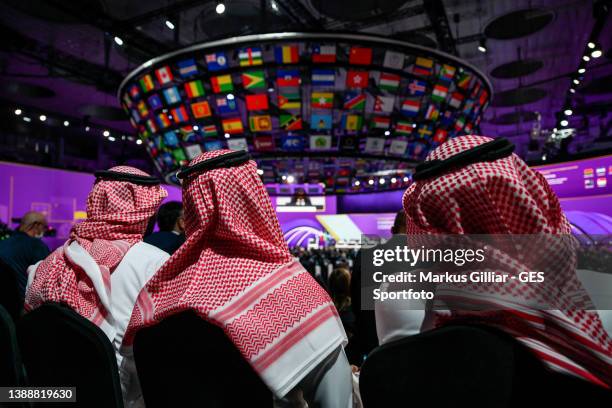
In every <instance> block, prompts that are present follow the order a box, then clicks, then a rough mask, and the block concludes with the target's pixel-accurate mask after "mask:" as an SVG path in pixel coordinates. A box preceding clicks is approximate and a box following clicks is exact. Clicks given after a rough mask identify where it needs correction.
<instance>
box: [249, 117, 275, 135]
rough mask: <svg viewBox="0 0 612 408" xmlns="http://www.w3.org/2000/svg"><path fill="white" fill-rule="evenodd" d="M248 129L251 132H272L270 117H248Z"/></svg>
mask: <svg viewBox="0 0 612 408" xmlns="http://www.w3.org/2000/svg"><path fill="white" fill-rule="evenodd" d="M249 128H250V129H251V131H252V132H269V131H271V130H272V119H271V118H270V115H252V116H250V117H249Z"/></svg>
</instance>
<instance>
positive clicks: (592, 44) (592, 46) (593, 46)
mask: <svg viewBox="0 0 612 408" xmlns="http://www.w3.org/2000/svg"><path fill="white" fill-rule="evenodd" d="M587 47H589V48H591V49H593V48H595V43H594V42H592V41H589V43H588V44H587Z"/></svg>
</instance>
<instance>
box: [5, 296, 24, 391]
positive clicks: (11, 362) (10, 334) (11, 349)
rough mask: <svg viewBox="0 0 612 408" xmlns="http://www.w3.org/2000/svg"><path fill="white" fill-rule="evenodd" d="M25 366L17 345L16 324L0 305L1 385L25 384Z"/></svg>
mask: <svg viewBox="0 0 612 408" xmlns="http://www.w3.org/2000/svg"><path fill="white" fill-rule="evenodd" d="M23 380H24V379H23V366H22V364H21V355H20V354H19V347H18V345H17V334H16V333H15V324H14V323H13V319H12V318H11V316H9V314H8V312H7V311H6V310H5V309H4V308H3V307H2V306H0V385H2V386H4V387H8V386H19V385H24V381H23Z"/></svg>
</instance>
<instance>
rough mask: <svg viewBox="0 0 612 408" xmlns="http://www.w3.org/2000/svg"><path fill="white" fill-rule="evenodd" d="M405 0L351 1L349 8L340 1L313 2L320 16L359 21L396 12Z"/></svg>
mask: <svg viewBox="0 0 612 408" xmlns="http://www.w3.org/2000/svg"><path fill="white" fill-rule="evenodd" d="M405 3H406V1H405V0H384V1H383V0H351V3H350V6H349V5H347V3H346V2H341V1H313V2H312V5H313V6H314V7H315V8H316V9H317V10H318V11H319V12H320V13H322V14H325V15H326V16H328V17H331V18H334V19H336V20H350V21H360V20H363V19H366V18H369V17H377V16H381V15H383V14H388V13H391V12H394V11H397V9H399V8H400V7H401V6H403V5H404V4H405Z"/></svg>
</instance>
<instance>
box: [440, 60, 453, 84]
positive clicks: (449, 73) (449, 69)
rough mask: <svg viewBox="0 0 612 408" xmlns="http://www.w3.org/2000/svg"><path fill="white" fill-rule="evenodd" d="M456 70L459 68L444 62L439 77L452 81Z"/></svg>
mask: <svg viewBox="0 0 612 408" xmlns="http://www.w3.org/2000/svg"><path fill="white" fill-rule="evenodd" d="M456 71H457V68H455V67H453V66H452V65H447V64H443V65H442V68H441V69H440V75H439V78H440V79H441V80H443V81H446V82H450V81H452V80H453V77H454V76H455V72H456Z"/></svg>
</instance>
